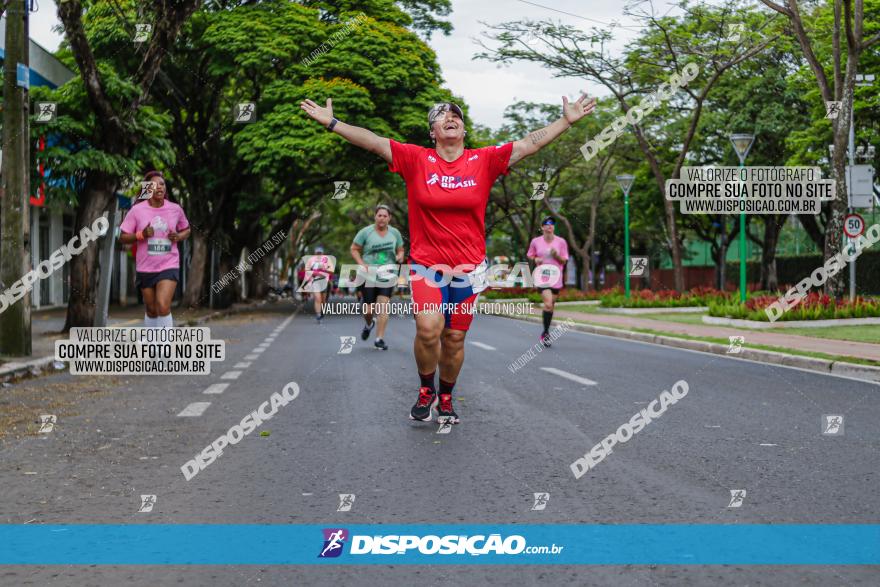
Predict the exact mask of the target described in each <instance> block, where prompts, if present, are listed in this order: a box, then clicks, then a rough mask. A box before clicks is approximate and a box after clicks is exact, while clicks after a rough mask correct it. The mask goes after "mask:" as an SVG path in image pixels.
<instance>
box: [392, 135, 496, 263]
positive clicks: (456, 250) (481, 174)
mask: <svg viewBox="0 0 880 587" xmlns="http://www.w3.org/2000/svg"><path fill="white" fill-rule="evenodd" d="M512 152H513V143H507V144H505V145H501V146H499V147H494V146H493V147H483V148H482V149H465V150H464V153H463V154H462V155H461V157H459V158H458V159H456V160H455V161H453V162H451V163H449V162H447V161H444V160H443V159H442V158H441V157H440V155H438V154H437V151H435V150H434V149H427V148H425V147H420V146H418V145H410V144H406V143H398V142H397V141H395V140H392V141H391V164H390V165H389V166H388V169H389V171H392V172H394V173H398V174H400V176H401V177H403V180H404V181H405V182H406V196H407V199H408V202H409V229H410V235H409V237H410V259H411V260H412V261H413V262H414V263H418V264H420V265H426V266H430V265H438V264H441V265H448V266H449V267H451V268H454V267H455V266H456V265H460V264H473V265H478V264H479V263H482V261H483V259H484V258H485V257H486V206H487V204H488V203H489V190H490V189H491V188H492V184H493V183H495V180H496V179H498V176H499V175H502V174H507V172H508V171H509V169H508V164H509V162H510V154H511V153H512Z"/></svg>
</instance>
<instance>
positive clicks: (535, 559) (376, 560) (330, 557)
mask: <svg viewBox="0 0 880 587" xmlns="http://www.w3.org/2000/svg"><path fill="white" fill-rule="evenodd" d="M0 564H3V565H314V564H325V565H326V564H331V565H333V564H432V565H436V564H454V565H459V564H492V565H497V564H513V565H528V564H540V565H546V564H558V565H878V564H880V525H873V524H864V525H861V524H846V525H842V524H841V525H837V524H827V525H826V524H822V525H814V524H803V525H798V524H780V525H772V524H762V525H708V524H706V525H701V524H692V525H656V524H654V525H648V524H632V525H592V526H575V525H549V524H548V525H515V524H508V525H492V524H485V525H379V524H372V525H357V524H345V525H209V524H199V525H175V524H142V525H110V524H108V525H40V526H12V525H0Z"/></svg>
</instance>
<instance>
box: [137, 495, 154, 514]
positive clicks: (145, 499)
mask: <svg viewBox="0 0 880 587" xmlns="http://www.w3.org/2000/svg"><path fill="white" fill-rule="evenodd" d="M154 505H156V496H155V495H141V507H140V509H138V513H139V514H148V513H150V512H151V511H153V506H154Z"/></svg>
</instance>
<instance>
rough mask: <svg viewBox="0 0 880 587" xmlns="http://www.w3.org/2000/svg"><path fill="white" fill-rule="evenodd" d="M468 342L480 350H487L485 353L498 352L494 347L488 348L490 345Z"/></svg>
mask: <svg viewBox="0 0 880 587" xmlns="http://www.w3.org/2000/svg"><path fill="white" fill-rule="evenodd" d="M468 342H469V343H471V344H472V345H474V346H475V347H479V348H481V349H485V350H487V351H495V350H498V349H496V348H495V347H493V346H490V345H488V344H486V343H483V342H477V341H475V340H469V341H468Z"/></svg>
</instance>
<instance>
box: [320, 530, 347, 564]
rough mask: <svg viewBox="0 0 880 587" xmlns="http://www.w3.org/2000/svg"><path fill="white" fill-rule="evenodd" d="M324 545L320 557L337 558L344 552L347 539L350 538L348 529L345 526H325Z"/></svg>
mask: <svg viewBox="0 0 880 587" xmlns="http://www.w3.org/2000/svg"><path fill="white" fill-rule="evenodd" d="M322 532H324V546H323V547H322V548H321V552H320V554H318V558H336V557H338V556H339V555H340V554H342V548H343V546H345V541H346V540H348V530H346V529H345V528H324V529H323V530H322Z"/></svg>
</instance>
